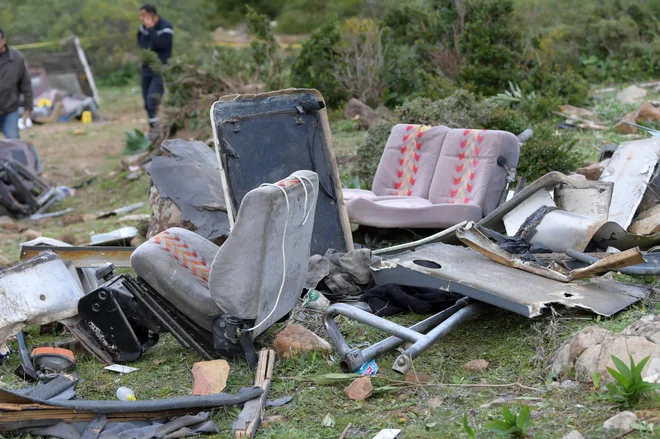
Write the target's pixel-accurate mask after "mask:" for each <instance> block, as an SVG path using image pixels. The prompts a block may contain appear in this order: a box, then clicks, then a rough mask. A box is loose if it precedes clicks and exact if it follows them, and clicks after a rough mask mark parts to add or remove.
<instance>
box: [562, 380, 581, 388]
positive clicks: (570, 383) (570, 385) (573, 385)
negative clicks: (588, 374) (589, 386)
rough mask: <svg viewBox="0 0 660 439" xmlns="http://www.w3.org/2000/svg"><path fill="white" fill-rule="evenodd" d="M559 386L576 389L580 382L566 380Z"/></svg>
mask: <svg viewBox="0 0 660 439" xmlns="http://www.w3.org/2000/svg"><path fill="white" fill-rule="evenodd" d="M561 388H562V389H564V390H578V389H579V388H580V383H578V382H577V381H571V380H566V381H563V382H562V383H561Z"/></svg>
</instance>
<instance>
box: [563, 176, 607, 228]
mask: <svg viewBox="0 0 660 439" xmlns="http://www.w3.org/2000/svg"><path fill="white" fill-rule="evenodd" d="M590 183H591V186H590V187H583V188H576V187H574V186H572V185H570V184H568V183H559V185H557V187H556V188H555V191H554V192H555V203H556V204H557V207H559V208H560V209H564V210H566V211H568V212H573V213H577V214H578V215H583V216H588V217H591V218H596V219H597V220H600V221H607V216H608V214H609V209H610V203H611V200H612V190H613V186H614V185H613V184H612V183H611V182H603V181H592V182H590Z"/></svg>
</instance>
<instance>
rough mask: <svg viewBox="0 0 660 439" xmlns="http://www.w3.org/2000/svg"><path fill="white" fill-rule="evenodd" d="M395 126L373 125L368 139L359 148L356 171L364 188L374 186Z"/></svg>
mask: <svg viewBox="0 0 660 439" xmlns="http://www.w3.org/2000/svg"><path fill="white" fill-rule="evenodd" d="M393 126H394V124H376V125H373V126H372V127H371V128H369V131H368V132H367V138H366V139H365V140H364V141H363V142H362V143H360V145H359V146H358V149H357V157H358V160H357V165H356V167H355V171H356V173H357V175H358V177H359V178H360V185H361V186H362V187H364V188H370V187H371V185H372V184H373V181H374V175H375V174H376V169H377V168H378V163H380V157H381V156H382V155H383V150H384V149H385V144H386V143H387V139H388V138H389V137H390V131H392V127H393Z"/></svg>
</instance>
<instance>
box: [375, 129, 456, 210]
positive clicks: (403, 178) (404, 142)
mask: <svg viewBox="0 0 660 439" xmlns="http://www.w3.org/2000/svg"><path fill="white" fill-rule="evenodd" d="M448 132H449V128H447V127H445V126H437V127H429V126H424V125H406V124H398V125H395V126H394V128H392V132H391V134H390V137H389V139H388V140H387V144H386V145H385V150H384V151H383V155H382V156H381V158H380V163H379V164H378V169H377V170H376V175H375V176H374V183H373V187H372V190H373V192H374V194H376V195H378V196H383V195H401V196H416V197H422V198H428V194H429V185H430V184H431V180H432V179H433V174H434V172H435V168H436V165H437V163H438V157H439V156H440V149H441V148H442V145H443V142H444V139H445V136H446V135H447V133H448Z"/></svg>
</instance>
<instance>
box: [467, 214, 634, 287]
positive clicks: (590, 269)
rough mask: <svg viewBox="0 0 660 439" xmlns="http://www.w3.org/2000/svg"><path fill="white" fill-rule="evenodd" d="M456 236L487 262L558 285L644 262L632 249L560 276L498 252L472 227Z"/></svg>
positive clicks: (488, 240)
mask: <svg viewBox="0 0 660 439" xmlns="http://www.w3.org/2000/svg"><path fill="white" fill-rule="evenodd" d="M456 236H458V238H459V239H460V240H461V241H462V242H463V243H464V244H465V245H467V246H468V247H470V248H472V249H474V250H476V251H478V252H479V253H481V254H482V255H484V256H486V257H487V258H489V259H491V260H493V261H495V262H497V263H500V264H503V265H506V266H507V267H512V268H517V269H519V270H523V271H527V272H529V273H533V274H537V275H539V276H543V277H547V278H548V279H553V280H556V281H559V282H570V281H572V280H577V279H587V278H590V277H593V276H595V275H598V274H603V273H606V272H608V271H614V270H618V269H621V268H624V267H629V266H631V265H636V264H644V263H646V261H645V260H644V258H643V257H642V254H641V253H640V251H639V249H637V248H634V249H630V250H626V251H624V252H619V253H614V254H609V255H607V256H605V257H604V258H602V259H599V260H598V261H597V262H595V263H593V264H591V265H589V266H587V267H583V268H577V269H575V270H571V271H569V272H568V273H566V274H564V273H560V272H558V271H555V270H553V269H551V268H548V267H544V266H542V265H539V264H537V263H535V262H533V261H524V260H522V259H519V258H517V257H516V256H514V255H512V254H510V253H507V252H506V251H504V250H502V249H501V248H500V247H499V246H498V245H497V244H495V243H494V242H492V241H491V240H490V239H488V237H486V235H484V234H483V233H481V231H479V230H478V229H477V228H476V227H474V224H473V223H471V224H469V225H468V226H466V227H460V228H459V229H458V230H457V231H456Z"/></svg>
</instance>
